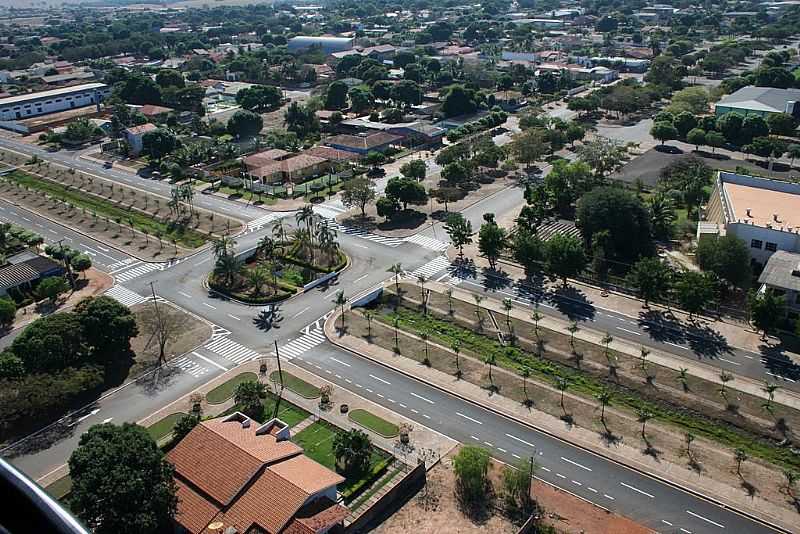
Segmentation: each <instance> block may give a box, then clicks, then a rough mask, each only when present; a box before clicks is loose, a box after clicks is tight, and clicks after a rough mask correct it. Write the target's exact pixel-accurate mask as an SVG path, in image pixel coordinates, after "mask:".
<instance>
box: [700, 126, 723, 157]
mask: <svg viewBox="0 0 800 534" xmlns="http://www.w3.org/2000/svg"><path fill="white" fill-rule="evenodd" d="M704 141H705V143H704V144H705V145H708V146H710V147H711V153H712V154H714V153H715V152H716V150H717V149H718V148H722V147H723V146H725V136H724V135H722V134H721V133H719V132H717V131H711V132H706V135H705V139H704Z"/></svg>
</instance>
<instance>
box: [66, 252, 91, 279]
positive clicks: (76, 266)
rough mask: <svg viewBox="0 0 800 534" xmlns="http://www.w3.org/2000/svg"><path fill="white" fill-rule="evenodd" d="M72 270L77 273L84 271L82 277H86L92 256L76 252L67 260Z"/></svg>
mask: <svg viewBox="0 0 800 534" xmlns="http://www.w3.org/2000/svg"><path fill="white" fill-rule="evenodd" d="M69 264H70V266H71V267H72V270H73V271H75V272H78V273H84V275H83V277H84V278H86V274H85V273H86V271H88V270H89V269H90V268H91V267H92V258H90V257H89V256H87V255H86V254H78V255H77V256H75V257H73V258H72V259H71V260H70V261H69Z"/></svg>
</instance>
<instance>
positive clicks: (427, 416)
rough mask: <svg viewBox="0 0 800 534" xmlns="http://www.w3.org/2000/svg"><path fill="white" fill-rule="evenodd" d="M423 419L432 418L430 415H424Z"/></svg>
mask: <svg viewBox="0 0 800 534" xmlns="http://www.w3.org/2000/svg"><path fill="white" fill-rule="evenodd" d="M422 417H424V418H425V419H430V418H431V416H430V415H428V414H422Z"/></svg>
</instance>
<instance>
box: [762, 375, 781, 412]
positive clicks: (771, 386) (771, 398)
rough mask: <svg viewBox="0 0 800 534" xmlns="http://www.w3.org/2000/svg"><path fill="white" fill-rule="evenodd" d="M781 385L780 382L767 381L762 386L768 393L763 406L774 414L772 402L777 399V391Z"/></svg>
mask: <svg viewBox="0 0 800 534" xmlns="http://www.w3.org/2000/svg"><path fill="white" fill-rule="evenodd" d="M779 387H780V386H779V385H778V384H770V383H769V382H766V381H765V382H764V387H763V388H761V389H762V391H763V392H764V393H766V394H767V395H768V398H767V400H766V402H764V404H762V405H761V406H762V407H763V408H764V410H766V411H767V412H768V413H770V414H772V402H773V401H774V400H775V391H777V390H778V388H779Z"/></svg>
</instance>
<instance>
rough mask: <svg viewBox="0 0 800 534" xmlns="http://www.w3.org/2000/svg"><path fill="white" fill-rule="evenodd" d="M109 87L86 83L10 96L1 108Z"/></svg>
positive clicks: (2, 99)
mask: <svg viewBox="0 0 800 534" xmlns="http://www.w3.org/2000/svg"><path fill="white" fill-rule="evenodd" d="M106 88H108V86H107V85H106V84H104V83H84V84H81V85H71V86H69V87H59V88H58V89H50V90H49V91H39V92H38V93H26V94H24V95H17V96H9V97H8V98H0V106H6V105H8V104H16V103H17V102H27V101H29V100H33V99H39V98H49V97H51V96H60V95H71V94H73V93H78V92H80V91H89V90H94V89H106Z"/></svg>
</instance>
